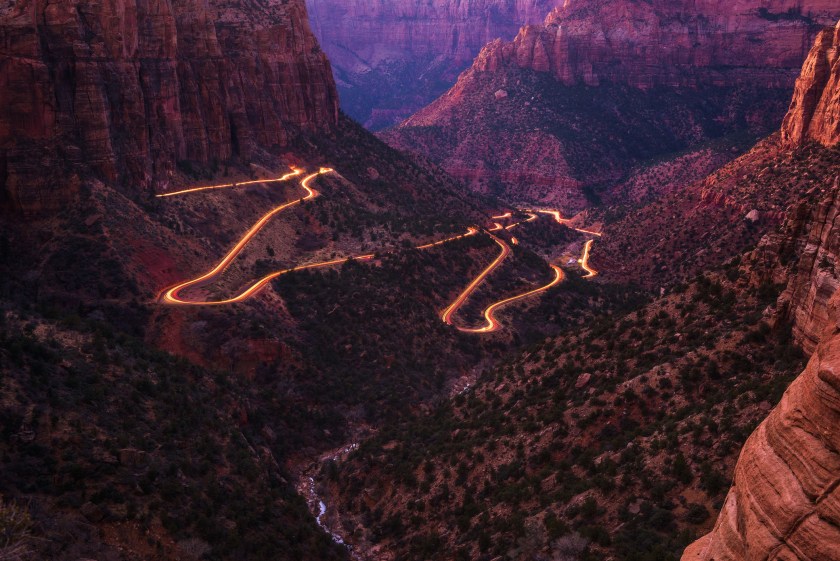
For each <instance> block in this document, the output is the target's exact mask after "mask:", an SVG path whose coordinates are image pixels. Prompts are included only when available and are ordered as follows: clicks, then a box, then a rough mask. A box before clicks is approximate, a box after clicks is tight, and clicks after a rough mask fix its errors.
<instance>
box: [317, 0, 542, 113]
mask: <svg viewBox="0 0 840 561" xmlns="http://www.w3.org/2000/svg"><path fill="white" fill-rule="evenodd" d="M556 5H558V2H557V1H556V0H516V1H515V2H505V1H500V0H469V1H467V2H463V1H458V2H454V1H452V0H434V1H433V2H426V3H417V2H406V1H385V0H375V1H371V0H356V1H349V2H348V1H346V0H308V1H307V8H308V10H309V14H310V20H311V22H312V28H313V30H314V32H315V35H316V36H317V37H318V39H319V41H320V43H321V45H322V46H323V47H324V50H325V51H326V52H327V54H328V55H329V57H330V61H331V62H332V65H333V70H334V72H335V76H336V81H337V85H338V91H339V94H340V95H341V104H342V107H343V109H344V110H345V111H347V112H348V113H349V114H350V116H351V117H353V118H354V119H356V120H358V121H359V122H360V123H363V124H364V125H365V126H366V127H368V128H371V129H373V130H378V129H381V128H385V127H388V126H391V125H394V124H396V123H398V122H399V121H401V120H403V119H405V118H406V117H408V116H409V115H411V114H412V113H414V112H415V111H417V110H418V109H420V108H421V107H423V106H424V105H426V104H428V103H430V102H431V101H433V100H434V99H435V98H437V97H438V96H439V95H440V94H442V93H443V92H444V91H446V90H447V89H448V88H449V87H451V86H452V84H453V83H455V79H456V78H457V77H458V74H460V73H461V71H463V70H464V69H465V68H466V67H467V66H469V64H470V63H471V62H472V60H473V59H474V58H475V55H477V54H478V52H479V51H480V50H481V48H482V47H484V45H486V44H487V43H489V42H490V41H492V40H493V39H496V38H499V37H503V38H505V39H511V38H513V37H514V36H515V35H516V32H517V31H518V30H519V28H520V26H522V25H523V24H526V23H539V22H540V21H542V20H543V18H544V17H545V15H546V14H547V13H548V12H549V11H550V10H551V9H552V8H553V7H554V6H556Z"/></svg>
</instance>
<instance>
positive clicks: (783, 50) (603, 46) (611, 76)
mask: <svg viewBox="0 0 840 561" xmlns="http://www.w3.org/2000/svg"><path fill="white" fill-rule="evenodd" d="M757 4H760V5H757ZM838 11H840V8H838V6H837V4H836V2H831V1H829V0H813V1H805V2H801V1H798V0H796V1H794V0H774V1H772V2H762V3H756V2H746V1H736V2H726V3H724V2H717V1H712V0H706V1H700V2H695V1H693V0H691V1H689V0H677V1H674V0H654V1H652V2H633V1H624V2H611V1H605V0H600V1H592V0H570V1H569V2H566V3H565V4H564V6H563V7H561V8H557V9H555V10H554V11H552V13H551V14H550V15H549V16H548V18H547V19H546V21H545V25H543V26H527V27H524V28H523V29H522V31H520V33H519V35H518V36H517V38H516V39H515V40H514V41H513V42H511V43H503V42H496V43H495V44H493V45H491V46H489V47H488V48H487V49H485V51H484V52H482V54H481V56H480V57H479V59H478V60H477V61H476V64H475V69H476V70H478V71H494V70H497V69H498V68H500V67H502V66H508V65H516V66H519V67H527V68H531V69H534V70H537V71H541V72H551V73H552V74H554V76H555V77H556V78H557V79H558V80H559V81H560V82H561V83H563V84H565V85H574V84H579V83H584V84H587V85H590V86H597V85H599V84H601V83H603V82H613V83H624V84H628V85H631V86H634V87H637V88H643V89H649V88H653V87H656V86H670V87H676V86H689V87H697V86H702V85H717V86H723V85H745V84H754V85H757V86H760V87H773V86H783V87H786V86H788V85H790V84H792V82H793V79H794V78H795V77H796V75H797V74H798V71H799V68H800V66H801V64H802V60H804V58H805V55H806V54H807V52H808V49H810V47H811V44H812V41H813V34H814V32H815V31H816V29H817V27H815V26H824V25H828V24H832V23H834V21H835V19H836V17H837V15H838Z"/></svg>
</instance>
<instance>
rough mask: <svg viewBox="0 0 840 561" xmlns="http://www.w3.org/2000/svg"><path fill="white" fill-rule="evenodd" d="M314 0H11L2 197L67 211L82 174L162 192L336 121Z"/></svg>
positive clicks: (2, 94)
mask: <svg viewBox="0 0 840 561" xmlns="http://www.w3.org/2000/svg"><path fill="white" fill-rule="evenodd" d="M337 113H338V107H337V95H336V93H335V87H334V84H333V81H332V76H331V72H330V66H329V63H328V62H327V59H326V57H325V55H324V54H323V53H322V52H321V51H320V50H319V47H318V44H317V41H316V40H315V38H314V36H313V35H312V33H311V31H310V29H309V26H308V23H307V18H306V11H305V8H304V5H303V3H302V0H275V1H272V2H255V1H251V0H246V1H243V2H233V1H231V0H113V1H109V2H96V1H93V0H72V1H67V2H47V1H46V0H20V1H17V2H4V3H1V4H0V192H2V193H4V194H5V196H6V198H7V199H8V200H9V201H11V203H12V204H14V205H15V206H16V207H19V208H22V209H24V210H38V209H44V208H55V207H56V206H58V205H60V204H61V202H62V201H63V200H66V195H67V194H68V193H71V192H72V190H73V186H74V185H76V184H78V182H79V177H82V178H84V177H85V176H86V175H87V174H94V175H96V176H97V177H99V178H100V179H102V180H104V181H105V182H107V183H109V184H117V183H120V184H124V185H126V186H130V187H129V188H130V189H135V190H137V189H158V188H160V187H161V186H163V185H164V184H165V183H166V182H167V181H169V180H170V179H171V178H172V177H173V175H174V174H175V173H176V170H177V164H178V163H179V162H182V161H183V162H192V163H198V164H202V165H205V166H210V167H212V166H214V165H216V164H218V163H219V162H224V161H227V160H230V159H236V158H239V159H242V160H245V161H247V160H253V159H259V157H260V156H261V155H262V154H267V153H270V152H277V151H279V150H280V148H282V147H283V146H286V145H288V143H289V140H290V137H292V136H293V135H294V134H295V133H296V132H297V131H300V130H310V131H315V130H323V129H326V128H329V127H332V126H333V125H334V124H335V123H336V121H337V118H338V115H337Z"/></svg>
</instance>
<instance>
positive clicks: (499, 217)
mask: <svg viewBox="0 0 840 561" xmlns="http://www.w3.org/2000/svg"><path fill="white" fill-rule="evenodd" d="M511 216H513V213H511V212H506V213H504V214H500V215H499V216H491V217H490V218H492V219H493V220H505V219H507V218H510V217H511Z"/></svg>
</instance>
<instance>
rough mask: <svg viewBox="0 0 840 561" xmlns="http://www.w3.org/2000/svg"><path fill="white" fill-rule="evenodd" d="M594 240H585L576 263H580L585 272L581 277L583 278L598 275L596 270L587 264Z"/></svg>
mask: <svg viewBox="0 0 840 561" xmlns="http://www.w3.org/2000/svg"><path fill="white" fill-rule="evenodd" d="M594 242H595V240H589V241H588V242H586V244H585V245H584V246H583V255H582V256H581V258H580V259H578V263H580V266H581V268H582V269H583V270H584V271H586V272H587V275H586V276H585V277H583V278H585V279H591V278H592V277H595V276H597V275H598V271H596V270H595V269H593V268H592V267H590V266H589V252H590V251H591V250H592V244H593V243H594Z"/></svg>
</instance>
